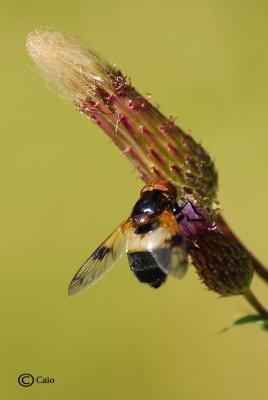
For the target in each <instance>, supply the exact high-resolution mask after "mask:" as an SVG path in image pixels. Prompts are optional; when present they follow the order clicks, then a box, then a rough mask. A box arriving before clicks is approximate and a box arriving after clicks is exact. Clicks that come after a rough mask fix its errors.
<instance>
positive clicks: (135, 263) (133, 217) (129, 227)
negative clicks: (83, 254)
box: [68, 181, 203, 296]
mask: <svg viewBox="0 0 268 400" xmlns="http://www.w3.org/2000/svg"><path fill="white" fill-rule="evenodd" d="M189 203H190V202H189V201H187V200H186V201H185V202H184V203H183V204H182V205H181V206H179V205H178V203H177V201H176V189H175V188H174V186H173V185H172V184H171V183H170V182H167V181H153V182H151V183H149V184H147V185H145V186H144V187H143V188H142V190H141V193H140V199H139V200H138V201H137V202H136V204H135V205H134V207H133V210H132V212H131V214H130V216H129V217H128V218H127V219H126V220H124V221H123V222H122V223H121V224H120V225H119V226H118V227H117V228H116V229H115V230H114V231H113V233H111V235H110V236H108V238H107V239H106V240H104V242H102V244H101V245H100V246H99V247H98V248H97V249H96V250H95V251H94V252H93V253H92V254H91V256H90V257H89V258H88V260H87V261H86V262H85V263H84V264H83V265H82V267H81V268H80V269H79V270H78V272H77V273H76V274H75V276H74V278H73V279H72V281H71V283H70V286H69V292H68V293H69V296H73V295H75V294H78V293H79V292H81V291H83V290H85V289H87V288H88V287H89V286H91V285H93V284H95V283H96V282H97V281H98V280H100V279H101V278H102V277H103V276H104V274H106V272H108V271H109V270H110V269H111V268H112V267H113V266H114V264H115V263H116V261H118V260H119V258H120V257H121V255H122V254H123V252H124V250H126V252H127V256H128V261H129V265H130V269H131V270H132V272H133V273H134V275H135V276H136V278H137V279H138V280H139V281H140V282H142V283H147V284H149V285H150V286H151V287H153V288H158V287H160V286H161V285H162V283H164V282H165V280H166V278H167V275H171V276H173V277H174V278H178V279H180V278H182V277H183V276H184V274H185V272H186V270H187V266H188V250H187V246H186V244H185V241H184V239H183V236H182V233H181V229H180V227H179V222H180V221H181V220H182V219H183V218H187V219H188V215H186V214H183V208H184V207H185V205H186V204H189ZM190 204H191V206H192V208H193V209H194V211H195V214H197V216H198V219H194V221H196V220H198V221H203V216H202V215H201V214H200V213H199V212H198V211H197V210H196V209H195V207H194V206H193V205H192V203H190ZM189 220H190V219H189ZM191 221H193V220H191Z"/></svg>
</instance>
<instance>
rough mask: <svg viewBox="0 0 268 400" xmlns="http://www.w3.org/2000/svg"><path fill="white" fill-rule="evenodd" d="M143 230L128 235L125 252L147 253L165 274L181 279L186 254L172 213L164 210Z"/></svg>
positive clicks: (184, 268) (186, 257)
mask: <svg viewBox="0 0 268 400" xmlns="http://www.w3.org/2000/svg"><path fill="white" fill-rule="evenodd" d="M145 228H146V227H144V228H143V230H139V229H136V230H135V231H134V230H133V231H132V232H131V233H130V235H129V237H128V243H127V252H128V253H132V254H133V253H134V254H138V253H143V254H145V253H146V252H148V253H150V254H151V255H152V257H153V259H154V260H155V263H156V264H157V266H158V267H159V268H160V269H161V270H162V271H163V272H164V273H165V274H167V275H171V276H173V277H174V278H178V279H180V278H182V277H183V276H184V274H185V272H186V270H187V266H188V252H187V247H186V244H185V242H184V240H183V237H182V234H181V232H180V228H179V226H178V223H177V220H176V218H175V217H174V214H173V213H172V211H171V210H169V209H166V210H164V212H163V213H162V214H160V215H157V216H156V217H154V218H152V220H151V221H150V223H149V224H148V227H147V229H145ZM143 232H146V233H143ZM141 267H142V266H141Z"/></svg>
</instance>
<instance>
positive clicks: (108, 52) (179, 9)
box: [0, 0, 268, 400]
mask: <svg viewBox="0 0 268 400" xmlns="http://www.w3.org/2000/svg"><path fill="white" fill-rule="evenodd" d="M267 13H268V3H267V1H258V0H257V1H254V2H252V1H238V0H232V1H231V0H227V1H225V2H222V1H209V0H204V1H202V2H201V1H190V2H185V1H182V0H179V1H171V0H166V1H164V2H163V1H148V2H144V1H141V0H136V1H135V2H133V1H128V0H125V1H119V0H113V1H107V0H106V1H104V0H103V1H99V2H96V1H95V2H93V1H86V0H76V1H75V2H70V1H69V2H68V1H63V0H62V1H55V0H54V1H52V0H47V1H45V2H41V1H28V0H25V1H23V2H21V1H18V0H15V1H14V2H12V3H11V2H5V3H3V4H2V5H1V25H0V31H1V40H2V44H1V65H0V68H1V78H2V79H1V122H2V127H1V147H0V150H1V157H0V163H1V192H2V194H1V203H0V204H1V255H0V257H1V291H0V296H1V311H0V313H1V314H0V315H1V334H0V335H1V336H0V337H1V341H0V346H1V347H0V354H1V363H0V376H1V385H0V396H1V398H3V399H4V398H5V399H21V398H23V399H24V398H25V399H26V398H27V399H36V398H38V399H48V398H50V399H63V398H64V399H65V400H67V399H74V398H77V399H82V398H88V399H98V400H106V399H109V400H114V399H115V400H120V399H130V400H131V399H137V398H139V399H148V398H152V399H155V400H157V399H162V398H165V399H168V400H169V399H170V400H171V399H172V400H173V399H177V398H178V399H187V400H188V399H198V400H199V399H200V400H201V399H207V400H210V399H215V398H216V399H217V400H223V399H224V400H225V399H232V400H233V399H238V398H243V399H252V398H255V397H256V398H257V399H258V400H264V399H267V391H268V382H267V360H268V336H267V334H265V333H264V332H262V331H261V330H259V329H258V328H257V327H256V326H250V325H249V326H245V327H239V328H235V329H233V330H231V331H229V332H227V333H225V334H222V335H217V334H216V333H217V332H218V331H220V330H221V329H222V328H224V327H225V326H227V325H228V324H229V323H230V322H231V321H233V320H234V319H235V318H239V317H240V316H243V315H245V314H246V313H250V312H253V310H252V309H251V307H250V306H249V305H248V304H247V303H246V302H245V300H244V299H243V298H240V297H233V298H219V297H218V296H217V295H216V294H215V293H212V292H209V291H208V290H207V289H206V288H205V287H204V286H203V285H201V284H200V281H199V279H198V277H197V274H196V273H195V271H194V270H193V269H190V271H189V273H188V274H187V276H186V277H185V279H184V280H183V281H179V282H178V281H175V280H173V279H169V280H168V282H167V283H166V285H164V286H163V288H161V289H159V290H157V291H154V290H150V288H148V287H144V286H142V285H141V284H139V283H138V281H136V279H135V278H134V276H133V275H132V273H131V272H130V270H129V267H128V264H127V259H126V257H123V258H122V259H121V261H120V263H119V264H118V266H117V267H116V268H115V269H114V270H113V271H112V272H111V273H110V274H108V275H107V276H106V277H105V279H103V280H102V281H101V282H100V283H99V284H98V285H96V286H94V287H92V288H91V289H90V290H88V291H86V292H84V293H83V294H81V295H80V296H77V297H74V298H68V296H67V287H68V284H69V282H70V280H71V278H72V277H73V274H74V273H75V272H76V270H77V269H78V267H80V265H81V263H82V262H83V261H84V260H85V259H86V258H87V256H89V254H90V253H91V252H92V251H93V250H94V249H95V248H96V247H97V246H98V244H99V243H100V242H101V241H102V240H103V239H104V238H105V237H106V236H107V235H108V234H109V233H110V232H111V231H112V229H113V228H114V227H116V226H117V225H118V223H119V222H120V221H122V219H124V218H125V217H126V216H128V214H129V212H130V210H131V208H132V206H133V204H134V202H135V201H136V200H137V198H138V193H139V190H140V188H141V186H142V182H141V181H140V180H138V179H137V174H136V173H135V172H134V173H133V171H132V167H131V165H130V164H129V163H128V161H127V160H126V159H124V158H122V157H120V154H119V151H118V150H117V148H115V146H113V145H112V144H110V143H109V140H108V138H107V137H106V136H105V134H104V133H102V132H101V130H100V129H99V128H98V127H97V126H96V125H94V124H92V123H91V122H90V121H89V120H87V119H86V118H85V117H83V116H81V115H79V114H78V113H77V112H76V111H75V109H74V107H73V106H72V105H71V104H69V103H68V101H67V100H65V99H62V98H61V96H59V95H58V94H57V93H55V91H54V89H53V90H52V89H51V88H50V85H49V84H48V83H47V82H46V81H45V80H44V79H43V78H42V76H41V75H40V74H39V72H37V69H36V68H35V67H34V65H33V63H32V61H31V60H30V58H29V57H28V55H27V53H26V50H25V40H26V35H27V33H28V32H29V31H32V30H34V29H36V28H40V27H46V26H52V27H53V28H55V29H57V30H61V31H70V32H72V33H74V34H76V35H78V36H79V37H80V38H81V39H83V40H84V41H85V42H86V43H87V44H88V45H89V46H91V47H92V48H93V49H95V50H97V51H98V52H99V53H100V54H102V55H103V56H104V57H105V58H106V59H107V60H108V61H110V62H111V63H113V62H116V63H117V65H118V66H119V67H120V68H121V70H122V71H123V73H125V74H127V75H128V76H130V77H131V78H132V82H133V85H134V86H135V87H136V88H137V89H138V90H139V91H140V92H141V93H143V94H146V93H147V92H149V93H151V94H152V102H153V103H154V104H156V103H159V104H160V105H161V111H163V112H164V113H166V114H168V115H169V114H171V115H173V116H175V115H177V116H178V119H177V123H178V125H179V126H181V127H182V128H183V129H185V130H188V129H192V132H193V136H194V137H195V139H197V140H198V141H200V142H202V144H203V145H204V146H205V148H206V149H208V151H209V152H210V154H211V156H212V157H213V158H214V159H215V162H216V166H217V169H218V171H219V178H220V179H219V197H220V200H221V204H222V208H223V212H224V215H225V217H226V219H227V220H228V221H229V222H230V224H231V226H232V228H233V229H234V231H235V232H236V233H237V234H238V235H239V237H240V238H241V239H242V240H243V242H244V243H245V244H246V245H247V246H248V248H250V249H251V250H252V251H253V252H254V254H255V255H256V256H257V257H258V258H259V259H260V260H261V261H263V262H265V261H267V259H268V246H267V212H266V205H267V202H268V190H267V147H268V138H267V133H268V123H267V122H268V121H267V105H268V100H267V93H268V74H267V66H268V52H267V34H268V28H267V26H268V25H267ZM48 89H50V90H48ZM253 289H254V291H255V293H256V294H257V296H258V297H259V298H260V300H262V301H263V302H264V303H266V305H268V295H267V286H265V284H264V283H263V282H261V281H260V279H258V278H256V277H255V279H254V282H253ZM22 373H31V374H32V375H33V376H34V377H36V376H39V375H41V376H43V377H52V378H54V379H55V383H54V384H37V383H35V384H34V385H33V386H31V387H28V388H23V387H21V386H19V385H18V382H17V378H18V376H19V375H20V374H22Z"/></svg>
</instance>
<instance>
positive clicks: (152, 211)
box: [131, 190, 175, 217]
mask: <svg viewBox="0 0 268 400" xmlns="http://www.w3.org/2000/svg"><path fill="white" fill-rule="evenodd" d="M174 202H175V197H174V196H172V195H170V194H167V193H164V192H161V191H160V190H154V191H151V192H150V191H148V192H145V193H144V194H143V195H142V196H141V198H140V199H139V200H138V201H137V203H136V204H135V206H134V207H133V210H132V213H131V217H135V216H138V215H142V214H149V215H151V216H152V215H158V214H161V213H162V212H163V211H164V210H165V208H167V207H169V208H173V204H174Z"/></svg>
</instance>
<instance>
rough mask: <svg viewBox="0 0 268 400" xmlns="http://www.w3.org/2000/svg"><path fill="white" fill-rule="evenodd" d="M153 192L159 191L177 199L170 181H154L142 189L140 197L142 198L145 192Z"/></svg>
mask: <svg viewBox="0 0 268 400" xmlns="http://www.w3.org/2000/svg"><path fill="white" fill-rule="evenodd" d="M153 190H159V191H161V192H165V193H167V194H170V195H172V196H175V197H176V194H177V193H176V189H175V187H174V186H173V185H172V183H170V182H168V181H153V182H151V183H148V184H147V185H145V186H144V187H143V188H142V190H141V193H140V195H141V196H142V195H143V194H144V193H145V192H148V191H149V192H152V191H153Z"/></svg>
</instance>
